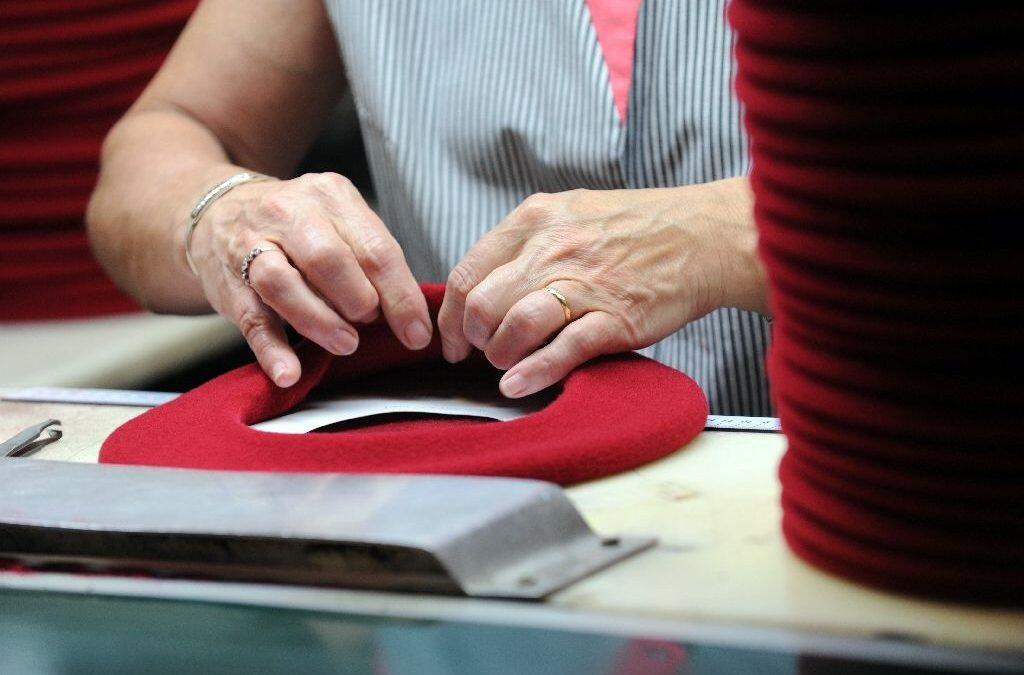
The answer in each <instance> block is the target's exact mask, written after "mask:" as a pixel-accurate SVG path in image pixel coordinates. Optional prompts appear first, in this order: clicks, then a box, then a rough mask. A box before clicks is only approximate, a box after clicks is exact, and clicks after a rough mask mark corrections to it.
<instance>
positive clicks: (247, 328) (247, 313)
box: [237, 307, 270, 350]
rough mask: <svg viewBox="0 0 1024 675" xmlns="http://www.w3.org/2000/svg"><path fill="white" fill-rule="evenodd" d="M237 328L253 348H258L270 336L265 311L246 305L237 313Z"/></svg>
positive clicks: (268, 322) (268, 319)
mask: <svg viewBox="0 0 1024 675" xmlns="http://www.w3.org/2000/svg"><path fill="white" fill-rule="evenodd" d="M237 325H238V330H240V331H241V332H242V336H243V337H244V338H245V341H246V342H248V343H249V346H250V347H252V348H253V349H254V350H255V349H259V348H260V347H261V346H263V344H265V343H266V341H267V340H268V339H269V338H270V336H269V332H270V317H269V316H267V313H266V312H265V311H262V310H259V309H256V308H253V307H247V308H245V309H243V310H242V311H241V313H240V314H239V315H238V321H237Z"/></svg>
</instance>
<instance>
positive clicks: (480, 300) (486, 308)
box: [466, 289, 495, 326]
mask: <svg viewBox="0 0 1024 675" xmlns="http://www.w3.org/2000/svg"><path fill="white" fill-rule="evenodd" d="M466 317H467V318H471V319H474V320H476V321H478V322H480V323H482V324H484V325H485V326H486V325H490V324H491V323H493V322H494V319H495V317H494V311H493V309H492V308H491V303H490V301H489V300H488V299H487V298H486V297H485V296H484V294H483V293H481V292H480V290H479V289H473V290H472V291H470V293H469V295H468V296H466Z"/></svg>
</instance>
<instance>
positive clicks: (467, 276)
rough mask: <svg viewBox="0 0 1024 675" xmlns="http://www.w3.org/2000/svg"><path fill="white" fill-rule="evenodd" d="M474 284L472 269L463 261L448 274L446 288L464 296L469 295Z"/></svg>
mask: <svg viewBox="0 0 1024 675" xmlns="http://www.w3.org/2000/svg"><path fill="white" fill-rule="evenodd" d="M474 286H476V283H475V278H474V276H473V271H472V270H471V269H470V268H469V266H468V265H466V263H465V262H460V263H459V264H458V265H456V266H455V267H454V268H452V271H451V273H450V274H449V275H448V290H449V291H451V292H453V293H455V294H456V295H460V296H462V297H466V296H468V295H469V293H470V291H472V290H473V287H474Z"/></svg>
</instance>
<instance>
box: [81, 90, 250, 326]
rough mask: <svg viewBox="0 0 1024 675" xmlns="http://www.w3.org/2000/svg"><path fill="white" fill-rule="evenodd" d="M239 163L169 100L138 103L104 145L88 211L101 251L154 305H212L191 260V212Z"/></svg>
mask: <svg viewBox="0 0 1024 675" xmlns="http://www.w3.org/2000/svg"><path fill="white" fill-rule="evenodd" d="M240 170H241V169H240V168H238V167H235V166H233V165H232V164H231V162H230V160H229V158H228V155H227V152H225V150H224V148H223V146H222V145H221V143H220V142H219V141H218V140H217V138H216V137H215V136H214V135H213V134H212V133H211V132H210V131H209V130H208V129H207V128H206V127H204V126H203V125H202V124H200V123H199V122H197V121H196V120H194V119H192V118H190V117H189V116H188V115H186V114H184V113H182V112H180V111H178V110H175V109H174V108H172V107H170V106H168V107H166V108H158V107H150V108H148V109H141V110H133V111H132V112H130V113H129V114H128V115H126V116H125V117H124V118H123V119H122V120H121V121H120V122H119V123H118V124H117V126H115V127H114V129H113V130H112V131H111V133H110V134H109V135H108V137H107V139H106V141H105V143H104V145H103V154H102V161H101V171H100V179H99V183H98V185H97V187H96V190H95V192H94V193H93V197H92V200H91V201H90V203H89V209H88V212H87V214H86V222H87V226H88V230H89V237H90V241H91V243H92V247H93V250H94V252H95V254H96V256H97V258H98V259H99V261H100V262H101V263H102V264H103V266H104V268H106V270H107V272H108V273H109V274H110V275H111V276H112V277H113V278H114V280H115V281H116V282H117V283H118V285H120V286H121V288H123V289H124V290H125V291H127V292H128V293H130V294H131V295H132V296H133V297H134V298H135V299H136V300H138V301H139V302H140V303H141V304H142V305H143V306H145V307H147V308H149V309H152V310H154V311H157V312H174V313H199V312H204V311H209V310H210V306H209V303H208V302H207V301H206V298H205V296H204V294H203V292H202V288H201V287H200V284H199V281H198V280H197V279H196V278H195V277H194V276H193V275H192V273H191V271H190V270H189V268H188V265H187V264H186V262H185V257H184V250H185V249H184V246H185V231H186V228H187V225H188V215H189V211H190V210H191V208H192V206H193V205H194V204H195V201H196V199H197V198H198V197H199V196H201V195H202V194H203V193H204V191H205V190H207V189H209V187H210V186H211V185H213V184H215V183H216V182H218V181H219V180H222V179H223V178H225V177H227V176H229V175H231V174H232V173H235V172H237V171H240Z"/></svg>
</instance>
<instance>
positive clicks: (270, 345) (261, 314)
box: [232, 292, 302, 387]
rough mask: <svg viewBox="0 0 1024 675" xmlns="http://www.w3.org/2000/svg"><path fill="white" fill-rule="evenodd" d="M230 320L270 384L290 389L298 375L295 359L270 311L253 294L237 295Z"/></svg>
mask: <svg viewBox="0 0 1024 675" xmlns="http://www.w3.org/2000/svg"><path fill="white" fill-rule="evenodd" d="M232 317H233V320H234V322H235V325H236V326H238V329H239V330H241V331H242V336H243V337H244V338H245V341H246V342H247V343H248V344H249V348H250V349H252V352H253V354H255V355H256V361H258V362H259V364H260V368H262V369H263V372H265V373H266V374H267V375H268V376H269V377H270V379H271V380H272V381H273V382H274V384H276V385H277V386H279V387H290V386H292V385H293V384H295V383H296V382H298V380H299V376H300V375H301V374H302V369H301V366H300V365H299V358H298V357H297V356H296V355H295V352H294V351H293V350H292V348H291V346H290V345H289V344H288V338H287V336H286V335H285V332H284V326H282V325H281V320H280V319H279V318H278V317H277V315H276V314H274V313H273V312H272V311H271V310H270V308H268V307H267V306H266V305H264V304H263V303H262V302H260V299H259V298H257V297H256V296H255V295H254V294H252V293H248V292H245V293H242V292H240V293H239V297H238V299H237V300H236V302H235V307H234V311H233V312H232Z"/></svg>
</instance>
